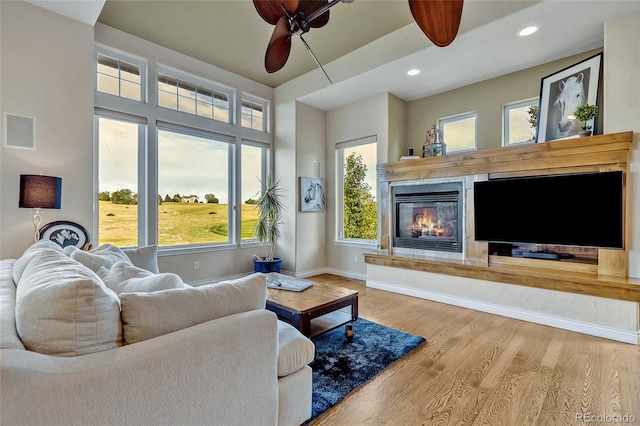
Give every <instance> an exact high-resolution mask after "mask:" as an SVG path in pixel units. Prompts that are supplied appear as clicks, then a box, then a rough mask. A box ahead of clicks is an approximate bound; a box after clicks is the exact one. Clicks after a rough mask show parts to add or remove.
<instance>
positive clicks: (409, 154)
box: [400, 148, 420, 160]
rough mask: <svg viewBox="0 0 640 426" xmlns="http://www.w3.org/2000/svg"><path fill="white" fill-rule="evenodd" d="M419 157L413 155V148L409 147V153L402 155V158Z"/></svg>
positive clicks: (413, 158) (411, 158)
mask: <svg viewBox="0 0 640 426" xmlns="http://www.w3.org/2000/svg"><path fill="white" fill-rule="evenodd" d="M417 158H420V157H418V156H417V155H413V148H409V149H408V150H407V155H403V156H402V157H400V160H415V159H417Z"/></svg>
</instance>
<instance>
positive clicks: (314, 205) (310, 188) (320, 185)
mask: <svg viewBox="0 0 640 426" xmlns="http://www.w3.org/2000/svg"><path fill="white" fill-rule="evenodd" d="M325 201H326V193H325V189H324V179H321V178H316V177H300V211H301V212H323V211H324V204H325Z"/></svg>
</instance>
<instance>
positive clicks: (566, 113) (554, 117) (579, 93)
mask: <svg viewBox="0 0 640 426" xmlns="http://www.w3.org/2000/svg"><path fill="white" fill-rule="evenodd" d="M585 83H586V82H585V75H584V72H579V73H578V74H576V75H572V76H570V77H567V78H565V79H563V80H560V81H559V82H558V84H557V91H558V93H557V95H556V96H555V100H554V101H553V104H552V105H551V108H550V110H549V119H548V121H547V136H548V137H549V139H561V138H566V137H567V136H572V135H577V134H578V132H579V131H580V122H578V121H577V120H576V119H575V118H569V117H570V116H573V113H574V111H575V110H576V108H577V107H579V106H580V105H584V104H586V103H587V95H586V94H585V89H584V85H585Z"/></svg>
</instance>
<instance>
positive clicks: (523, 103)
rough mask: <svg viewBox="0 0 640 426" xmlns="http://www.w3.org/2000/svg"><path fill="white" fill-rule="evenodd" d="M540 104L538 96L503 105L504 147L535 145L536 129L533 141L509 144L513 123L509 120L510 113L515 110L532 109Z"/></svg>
mask: <svg viewBox="0 0 640 426" xmlns="http://www.w3.org/2000/svg"><path fill="white" fill-rule="evenodd" d="M539 103H540V98H539V97H537V96H536V97H535V98H528V99H522V100H520V101H515V102H509V103H506V104H503V105H502V146H514V145H523V144H527V143H535V141H536V137H535V133H536V129H535V128H533V139H528V140H526V141H519V142H509V138H510V135H511V130H510V128H509V125H510V123H511V120H510V118H509V112H510V111H511V110H513V109H518V108H523V107H531V106H534V105H538V104H539Z"/></svg>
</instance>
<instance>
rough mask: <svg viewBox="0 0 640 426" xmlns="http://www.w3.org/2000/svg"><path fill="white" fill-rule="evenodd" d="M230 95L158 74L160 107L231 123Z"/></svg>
mask: <svg viewBox="0 0 640 426" xmlns="http://www.w3.org/2000/svg"><path fill="white" fill-rule="evenodd" d="M229 99H230V95H229V94H228V93H224V92H222V91H218V90H214V89H213V88H209V87H204V85H198V84H196V83H194V82H191V81H186V80H182V79H180V78H178V77H174V76H172V75H169V74H164V73H158V106H160V107H163V108H169V109H173V110H176V111H181V112H186V113H187V114H193V115H197V116H200V117H205V118H210V119H212V120H218V121H223V122H225V123H230V122H231V115H230V114H229V107H230V102H229Z"/></svg>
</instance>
